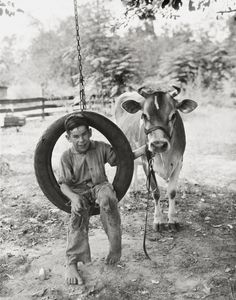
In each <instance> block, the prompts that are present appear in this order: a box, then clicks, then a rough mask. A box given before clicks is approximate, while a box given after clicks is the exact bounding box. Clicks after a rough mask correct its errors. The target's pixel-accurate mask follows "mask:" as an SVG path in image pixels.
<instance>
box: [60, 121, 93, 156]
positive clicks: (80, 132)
mask: <svg viewBox="0 0 236 300" xmlns="http://www.w3.org/2000/svg"><path fill="white" fill-rule="evenodd" d="M91 136H92V130H91V129H88V128H87V127H86V126H84V125H81V126H79V127H76V128H74V129H72V130H71V131H70V133H69V134H68V135H67V136H66V137H67V139H68V141H69V142H70V143H72V145H73V147H74V149H75V150H76V151H77V152H79V153H85V152H86V151H87V150H88V148H89V145H90V138H91Z"/></svg>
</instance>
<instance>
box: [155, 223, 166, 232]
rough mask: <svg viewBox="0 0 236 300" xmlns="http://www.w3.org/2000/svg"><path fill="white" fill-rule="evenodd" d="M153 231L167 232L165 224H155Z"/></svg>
mask: <svg viewBox="0 0 236 300" xmlns="http://www.w3.org/2000/svg"><path fill="white" fill-rule="evenodd" d="M153 230H154V231H157V232H162V231H164V230H165V224H164V223H153Z"/></svg>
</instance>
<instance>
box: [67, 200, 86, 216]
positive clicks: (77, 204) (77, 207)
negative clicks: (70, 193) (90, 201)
mask: <svg viewBox="0 0 236 300" xmlns="http://www.w3.org/2000/svg"><path fill="white" fill-rule="evenodd" d="M85 209H87V205H86V199H85V198H84V197H83V196H80V195H76V197H73V198H72V199H71V212H74V213H75V214H77V215H80V213H81V212H82V211H83V210H85Z"/></svg>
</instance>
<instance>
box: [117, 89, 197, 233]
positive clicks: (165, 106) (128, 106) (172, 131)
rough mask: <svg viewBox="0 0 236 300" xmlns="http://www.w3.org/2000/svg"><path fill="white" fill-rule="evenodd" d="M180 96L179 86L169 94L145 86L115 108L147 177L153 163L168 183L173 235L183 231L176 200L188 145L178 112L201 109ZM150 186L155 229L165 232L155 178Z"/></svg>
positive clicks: (118, 122)
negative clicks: (180, 226)
mask: <svg viewBox="0 0 236 300" xmlns="http://www.w3.org/2000/svg"><path fill="white" fill-rule="evenodd" d="M179 93H180V88H178V87H175V86H173V89H172V90H169V91H163V90H162V89H153V88H151V87H146V86H144V87H141V88H139V89H138V90H137V91H133V92H125V93H123V94H121V95H120V96H119V97H118V98H117V101H116V106H115V119H116V123H117V125H118V126H119V127H120V128H121V129H122V131H123V132H124V133H125V135H126V137H127V139H128V140H129V142H130V144H131V147H132V149H133V150H134V151H133V152H134V155H135V157H138V156H141V158H142V163H143V167H144V171H145V173H146V174H147V172H148V164H149V161H152V167H153V170H154V172H155V173H154V174H157V175H159V176H160V177H162V178H163V179H164V180H165V181H166V182H167V183H168V185H167V194H168V198H169V208H168V227H169V228H170V230H171V231H176V230H178V229H179V220H178V216H177V212H176V207H175V196H176V188H177V182H178V178H179V174H180V171H181V168H182V163H183V154H184V151H185V145H186V139H185V130H184V125H183V121H182V118H181V116H180V114H179V112H178V111H181V112H182V113H190V112H192V111H193V110H194V109H195V108H196V107H197V103H196V102H195V101H193V100H190V99H184V100H182V101H177V100H176V99H175V96H177V95H178V94H179ZM135 148H138V149H136V150H135ZM150 186H151V191H152V195H153V199H154V205H155V211H154V222H153V228H154V230H155V231H162V230H163V229H164V228H165V223H166V222H165V216H164V213H163V210H162V208H161V205H160V201H159V198H160V191H159V188H158V184H157V181H156V178H155V176H152V177H151V182H150Z"/></svg>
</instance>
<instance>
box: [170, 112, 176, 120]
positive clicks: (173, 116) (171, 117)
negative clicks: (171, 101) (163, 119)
mask: <svg viewBox="0 0 236 300" xmlns="http://www.w3.org/2000/svg"><path fill="white" fill-rule="evenodd" d="M175 119H176V113H173V114H172V115H171V116H170V122H174V121H175Z"/></svg>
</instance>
